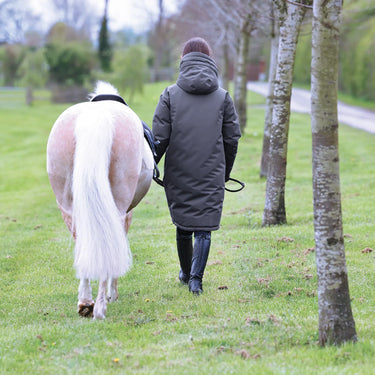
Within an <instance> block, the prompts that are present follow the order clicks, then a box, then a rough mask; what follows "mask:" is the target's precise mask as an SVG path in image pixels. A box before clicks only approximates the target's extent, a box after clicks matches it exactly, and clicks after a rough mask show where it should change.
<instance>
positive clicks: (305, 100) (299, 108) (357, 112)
mask: <svg viewBox="0 0 375 375" xmlns="http://www.w3.org/2000/svg"><path fill="white" fill-rule="evenodd" d="M247 89H248V90H251V91H255V92H257V93H259V94H261V95H264V96H266V95H267V91H268V83H264V82H249V83H248V84H247ZM291 110H292V111H294V112H301V113H311V104H310V92H309V91H307V90H302V89H296V88H293V90H292V103H291ZM338 118H339V122H341V123H343V124H346V125H349V126H352V127H354V128H358V129H362V130H365V131H367V132H369V133H374V134H375V112H374V111H370V110H368V109H362V108H359V107H353V106H350V105H347V104H344V103H342V102H338Z"/></svg>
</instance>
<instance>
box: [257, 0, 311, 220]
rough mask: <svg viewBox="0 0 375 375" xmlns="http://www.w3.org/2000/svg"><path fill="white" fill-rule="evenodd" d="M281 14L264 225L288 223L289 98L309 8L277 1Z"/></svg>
mask: <svg viewBox="0 0 375 375" xmlns="http://www.w3.org/2000/svg"><path fill="white" fill-rule="evenodd" d="M275 4H276V5H277V6H278V14H279V15H280V18H279V22H280V39H279V50H278V56H277V68H276V78H275V88H274V96H273V113H272V126H271V136H270V147H269V158H270V159H269V163H268V175H267V188H266V201H265V206H264V211H263V223H262V225H263V226H268V225H277V224H285V223H286V212H285V179H286V164H287V152H288V134H289V118H290V99H291V94H292V84H293V69H294V57H295V53H296V47H297V41H298V35H299V31H300V27H301V23H302V20H303V18H304V15H305V12H306V8H305V7H303V6H298V5H295V3H287V2H284V1H277V0H276V1H275Z"/></svg>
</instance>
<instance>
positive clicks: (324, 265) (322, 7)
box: [311, 0, 357, 346]
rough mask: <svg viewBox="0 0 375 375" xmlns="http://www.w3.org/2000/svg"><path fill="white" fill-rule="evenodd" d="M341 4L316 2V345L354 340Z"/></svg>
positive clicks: (336, 0) (313, 84) (313, 85)
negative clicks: (343, 185)
mask: <svg viewBox="0 0 375 375" xmlns="http://www.w3.org/2000/svg"><path fill="white" fill-rule="evenodd" d="M341 8H342V0H314V5H313V9H314V18H313V34H312V61H311V73H312V74H311V112H312V113H311V129H312V143H313V145H312V152H313V193H314V226H315V245H316V265H317V275H318V301H319V343H320V344H321V345H322V346H323V345H325V344H340V343H343V342H345V341H353V342H355V341H356V340H357V336H356V330H355V323H354V319H353V314H352V310H351V304H350V296H349V286H348V276H347V269H346V261H345V248H344V239H343V229H342V214H341V192H340V174H339V151H338V118H337V77H338V51H339V28H340V13H341Z"/></svg>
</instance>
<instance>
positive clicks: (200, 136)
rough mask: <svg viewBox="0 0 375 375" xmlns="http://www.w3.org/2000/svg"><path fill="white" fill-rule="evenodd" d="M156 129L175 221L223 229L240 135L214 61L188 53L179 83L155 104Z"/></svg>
mask: <svg viewBox="0 0 375 375" xmlns="http://www.w3.org/2000/svg"><path fill="white" fill-rule="evenodd" d="M152 131H153V134H154V136H155V138H156V139H157V140H158V141H159V142H160V143H159V145H158V146H157V150H156V152H157V157H156V161H157V162H159V160H160V159H161V157H162V156H163V155H164V153H165V164H164V187H165V193H166V196H167V201H168V206H169V210H170V214H171V218H172V221H173V223H174V224H175V225H176V226H177V227H179V228H181V229H184V230H189V231H197V230H204V231H212V230H217V229H219V226H220V219H221V213H222V208H223V200H224V184H225V180H227V179H228V178H229V174H230V172H231V169H232V166H233V163H234V160H235V157H236V153H237V146H238V140H239V138H240V136H241V131H240V126H239V123H238V116H237V113H236V110H235V108H234V105H233V101H232V99H231V97H230V96H229V94H228V92H227V91H225V90H224V89H222V88H219V84H218V74H217V68H216V64H215V62H214V60H213V59H212V58H210V57H209V56H207V55H205V54H203V53H200V52H191V53H188V54H186V55H185V56H184V57H183V58H182V60H181V63H180V71H179V76H178V79H177V82H176V84H174V85H172V86H169V87H167V88H166V89H165V90H164V92H163V93H162V95H161V96H160V100H159V103H158V105H157V107H156V110H155V114H154V118H153V125H152Z"/></svg>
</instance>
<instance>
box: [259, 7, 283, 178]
mask: <svg viewBox="0 0 375 375" xmlns="http://www.w3.org/2000/svg"><path fill="white" fill-rule="evenodd" d="M275 11H276V9H275V5H274V4H273V3H272V4H271V33H270V37H271V51H270V60H269V69H268V92H267V98H266V114H265V118H264V132H263V148H262V159H261V162H260V173H259V174H260V177H267V174H268V164H269V150H270V138H271V126H272V113H273V92H274V90H275V79H276V67H277V54H278V50H279V25H278V24H277V19H278V18H277V16H276V15H275Z"/></svg>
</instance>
